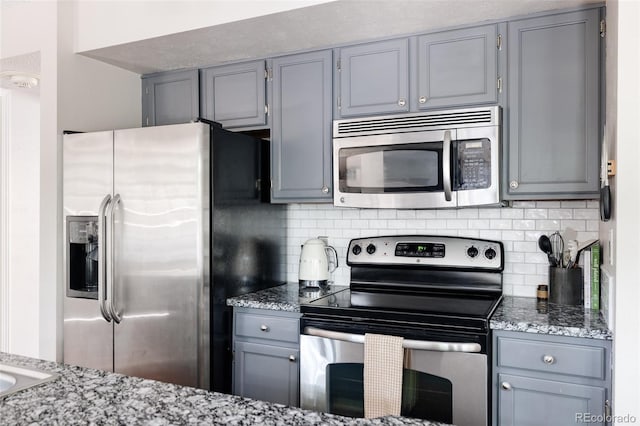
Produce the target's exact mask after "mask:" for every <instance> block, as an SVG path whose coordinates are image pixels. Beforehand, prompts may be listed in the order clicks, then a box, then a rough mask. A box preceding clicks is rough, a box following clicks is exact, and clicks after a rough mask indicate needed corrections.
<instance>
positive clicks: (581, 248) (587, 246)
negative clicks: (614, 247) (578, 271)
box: [575, 240, 598, 265]
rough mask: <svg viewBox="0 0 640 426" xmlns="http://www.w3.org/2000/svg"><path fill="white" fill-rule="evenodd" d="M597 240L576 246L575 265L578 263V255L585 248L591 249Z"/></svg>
mask: <svg viewBox="0 0 640 426" xmlns="http://www.w3.org/2000/svg"><path fill="white" fill-rule="evenodd" d="M597 241H598V240H589V241H587V242H586V243H582V245H580V246H578V252H577V253H576V262H575V264H576V265H577V264H578V262H579V261H580V254H581V253H582V252H583V251H584V250H585V249H587V248H589V247H591V246H592V245H593V244H594V243H596V242H597Z"/></svg>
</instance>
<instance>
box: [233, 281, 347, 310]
mask: <svg viewBox="0 0 640 426" xmlns="http://www.w3.org/2000/svg"><path fill="white" fill-rule="evenodd" d="M348 288H349V286H340V285H334V284H331V285H329V286H327V287H326V288H323V289H319V288H307V289H301V288H300V284H298V283H294V282H287V283H284V284H282V285H280V286H277V287H272V288H268V289H266V290H261V291H257V292H255V293H249V294H243V295H241V296H237V297H230V298H229V299H227V305H228V306H235V307H239V308H255V309H269V310H272V311H288V312H300V305H302V304H304V303H309V302H311V301H312V300H315V299H319V298H321V297H324V296H327V295H329V294H333V293H337V292H339V291H342V290H346V289H348Z"/></svg>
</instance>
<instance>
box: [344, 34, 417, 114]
mask: <svg viewBox="0 0 640 426" xmlns="http://www.w3.org/2000/svg"><path fill="white" fill-rule="evenodd" d="M338 52H339V55H340V56H339V58H340V59H339V62H340V72H339V76H340V94H339V105H340V106H339V108H340V109H339V116H341V117H347V116H353V115H365V114H380V113H394V112H405V111H409V40H408V39H398V40H389V41H381V42H377V43H368V44H360V45H356V46H349V47H343V48H341V49H339V50H338Z"/></svg>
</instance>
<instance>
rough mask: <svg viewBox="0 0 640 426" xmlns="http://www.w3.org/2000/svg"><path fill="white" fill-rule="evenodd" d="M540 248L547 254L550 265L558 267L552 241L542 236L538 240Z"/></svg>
mask: <svg viewBox="0 0 640 426" xmlns="http://www.w3.org/2000/svg"><path fill="white" fill-rule="evenodd" d="M538 247H540V250H542V252H543V253H546V255H547V259H549V265H551V266H556V265H557V263H556V259H555V258H554V257H553V254H552V253H553V248H552V247H551V241H550V240H549V237H547V236H546V235H540V238H538Z"/></svg>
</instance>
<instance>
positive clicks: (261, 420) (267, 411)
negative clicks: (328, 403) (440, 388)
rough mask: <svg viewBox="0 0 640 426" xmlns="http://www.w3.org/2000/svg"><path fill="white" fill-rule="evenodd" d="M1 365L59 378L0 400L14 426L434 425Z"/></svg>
mask: <svg viewBox="0 0 640 426" xmlns="http://www.w3.org/2000/svg"><path fill="white" fill-rule="evenodd" d="M0 363H7V364H13V365H18V366H22V367H31V368H37V369H40V370H44V371H47V372H53V373H58V374H59V375H60V377H58V378H57V379H56V380H55V381H52V382H49V383H45V384H42V385H39V386H36V387H33V388H29V389H26V390H23V391H21V392H17V393H15V394H12V395H8V396H7V397H6V398H4V399H0V423H2V424H10V425H34V424H36V425H85V424H100V425H122V424H126V425H180V424H198V425H201V424H225V425H227V424H229V425H254V424H265V425H290V424H297V425H307V424H323V425H367V424H372V425H401V424H413V425H427V426H429V425H431V426H437V425H441V424H440V423H434V422H428V421H421V420H416V419H409V418H403V417H393V416H389V417H382V418H377V419H372V420H367V419H354V418H350V417H342V416H336V415H331V414H325V413H318V412H314V411H309V410H302V409H299V408H294V407H287V406H284V405H280V404H272V403H268V402H264V401H256V400H252V399H247V398H241V397H238V396H233V395H226V394H221V393H216V392H209V391H206V390H203V389H196V388H190V387H184V386H178V385H173V384H169V383H162V382H157V381H154V380H146V379H140V378H136V377H129V376H124V375H121V374H115V373H109V372H105V371H99V370H92V369H87V368H81V367H73V366H69V365H64V364H57V363H54V362H49V361H42V360H37V359H33V358H26V357H22V356H17V355H10V354H7V353H3V352H0Z"/></svg>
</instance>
